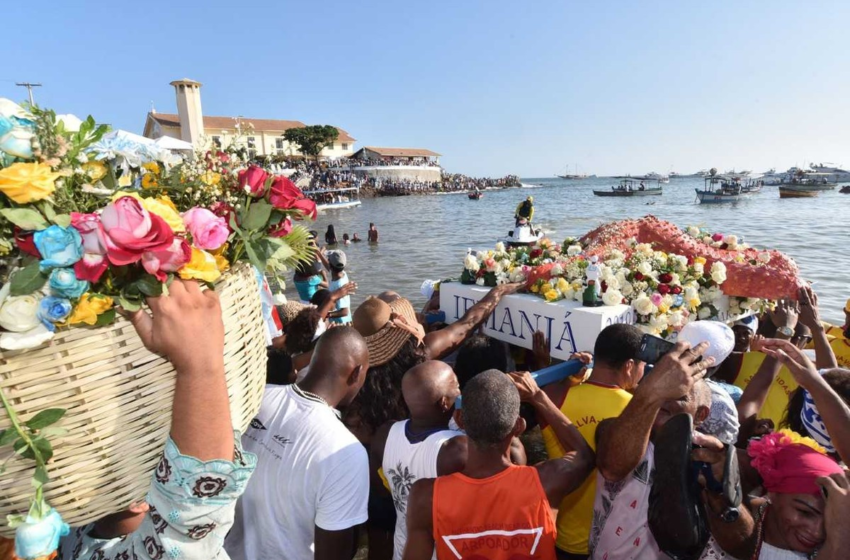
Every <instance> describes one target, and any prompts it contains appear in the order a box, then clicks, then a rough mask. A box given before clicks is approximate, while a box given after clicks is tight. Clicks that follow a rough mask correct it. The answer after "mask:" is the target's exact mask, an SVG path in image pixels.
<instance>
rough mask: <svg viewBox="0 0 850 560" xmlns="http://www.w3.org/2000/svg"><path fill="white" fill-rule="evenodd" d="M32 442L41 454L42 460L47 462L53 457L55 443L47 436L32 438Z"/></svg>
mask: <svg viewBox="0 0 850 560" xmlns="http://www.w3.org/2000/svg"><path fill="white" fill-rule="evenodd" d="M32 444H33V445H34V446H35V449H36V450H37V451H38V454H39V455H41V460H42V462H44V463H46V462H47V461H49V460H50V458H51V457H53V445H52V444H51V443H50V440H48V439H47V438H43V437H37V438H35V439H34V440H32Z"/></svg>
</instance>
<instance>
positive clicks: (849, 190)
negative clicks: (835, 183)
mask: <svg viewBox="0 0 850 560" xmlns="http://www.w3.org/2000/svg"><path fill="white" fill-rule="evenodd" d="M838 192H840V193H841V194H850V185H846V186H844V187H841V190H840V191H838Z"/></svg>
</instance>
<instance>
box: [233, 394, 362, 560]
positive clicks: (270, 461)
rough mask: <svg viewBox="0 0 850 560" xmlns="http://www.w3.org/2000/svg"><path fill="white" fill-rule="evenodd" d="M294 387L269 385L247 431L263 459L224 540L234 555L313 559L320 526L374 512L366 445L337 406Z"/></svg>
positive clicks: (336, 525) (247, 442) (331, 527)
mask: <svg viewBox="0 0 850 560" xmlns="http://www.w3.org/2000/svg"><path fill="white" fill-rule="evenodd" d="M293 387H294V386H292V385H288V386H271V385H269V386H267V387H266V392H265V394H264V395H263V403H262V406H261V407H260V412H259V413H258V414H257V416H256V417H255V418H254V420H252V421H251V426H250V427H249V428H248V430H247V431H246V432H245V435H244V436H243V437H242V444H243V446H244V448H245V450H246V451H250V452H252V453H255V454H256V455H257V457H258V461H257V469H256V471H255V473H254V476H253V477H252V478H251V481H250V482H249V484H248V488H247V489H246V490H245V494H244V495H243V497H242V499H240V500H239V504H238V506H237V508H236V522H235V523H234V525H233V530H232V531H231V533H230V535H228V537H227V540H226V542H225V549H226V550H227V552H228V554H230V557H231V558H232V559H233V560H280V559H281V558H286V559H287V560H312V558H313V552H314V537H315V527H316V526H317V527H320V528H321V529H324V530H326V531H340V530H343V529H347V528H349V527H353V526H355V525H359V524H361V523H364V522H365V521H366V519H367V518H368V513H367V504H368V500H369V461H368V458H367V455H366V450H365V449H364V448H363V446H362V445H361V444H360V442H358V441H357V439H356V438H355V437H354V436H353V435H352V434H351V432H349V431H348V429H347V428H346V427H345V426H344V425H343V424H342V422H340V421H339V419H338V418H337V417H336V414H335V411H334V410H333V409H332V408H330V407H329V406H327V405H326V404H324V403H321V402H318V401H316V400H313V399H310V398H307V397H304V396H301V395H299V394H298V393H297V392H296V391H295V390H294V389H293Z"/></svg>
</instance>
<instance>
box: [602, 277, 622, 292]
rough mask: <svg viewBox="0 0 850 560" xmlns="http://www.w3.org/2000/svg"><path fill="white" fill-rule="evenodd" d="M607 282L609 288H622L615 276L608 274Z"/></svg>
mask: <svg viewBox="0 0 850 560" xmlns="http://www.w3.org/2000/svg"><path fill="white" fill-rule="evenodd" d="M605 284H606V285H607V286H608V289H609V290H619V289H620V281H619V280H617V278H616V277H614V276H608V277H606V278H605Z"/></svg>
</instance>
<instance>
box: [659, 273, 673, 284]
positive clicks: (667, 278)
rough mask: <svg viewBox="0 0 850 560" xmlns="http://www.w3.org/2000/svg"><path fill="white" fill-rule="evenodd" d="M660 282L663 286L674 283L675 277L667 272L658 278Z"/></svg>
mask: <svg viewBox="0 0 850 560" xmlns="http://www.w3.org/2000/svg"><path fill="white" fill-rule="evenodd" d="M658 281H659V282H661V283H663V284H669V283H670V282H672V281H673V275H672V274H670V273H669V272H665V273H664V274H662V275H661V276H659V277H658Z"/></svg>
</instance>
